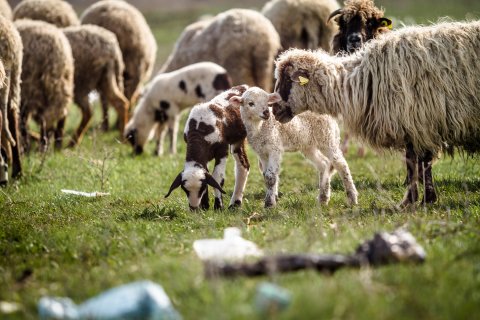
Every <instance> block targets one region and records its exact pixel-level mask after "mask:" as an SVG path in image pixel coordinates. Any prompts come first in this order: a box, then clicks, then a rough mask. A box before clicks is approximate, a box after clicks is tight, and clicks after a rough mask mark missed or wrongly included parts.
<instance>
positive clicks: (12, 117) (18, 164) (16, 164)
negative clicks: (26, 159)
mask: <svg viewBox="0 0 480 320" xmlns="http://www.w3.org/2000/svg"><path fill="white" fill-rule="evenodd" d="M8 118H9V119H8V124H9V126H10V132H11V134H12V138H13V139H14V140H15V145H12V178H14V179H15V178H19V177H20V176H21V175H22V161H21V153H22V152H21V148H22V140H21V137H20V136H21V134H20V128H19V114H18V112H17V111H16V110H14V109H10V111H9V113H8Z"/></svg>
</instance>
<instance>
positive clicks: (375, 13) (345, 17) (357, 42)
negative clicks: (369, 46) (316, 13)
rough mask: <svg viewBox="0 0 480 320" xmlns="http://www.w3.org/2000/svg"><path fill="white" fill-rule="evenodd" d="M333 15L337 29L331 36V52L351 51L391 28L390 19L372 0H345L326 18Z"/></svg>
mask: <svg viewBox="0 0 480 320" xmlns="http://www.w3.org/2000/svg"><path fill="white" fill-rule="evenodd" d="M334 17H335V19H334V21H335V22H336V23H337V25H338V29H339V30H338V33H337V34H336V35H335V37H334V38H333V46H332V47H333V53H339V52H346V53H353V52H355V50H357V49H359V48H361V47H362V46H363V44H364V43H365V42H367V41H369V40H372V39H374V38H376V37H377V36H379V35H380V34H382V33H385V32H388V31H390V29H391V28H392V21H391V20H390V19H387V18H385V17H384V12H383V10H381V9H379V8H377V7H376V6H375V3H374V2H373V0H347V1H345V4H344V7H343V8H341V9H338V10H335V11H334V12H332V14H331V15H330V17H329V18H328V20H330V19H332V18H334Z"/></svg>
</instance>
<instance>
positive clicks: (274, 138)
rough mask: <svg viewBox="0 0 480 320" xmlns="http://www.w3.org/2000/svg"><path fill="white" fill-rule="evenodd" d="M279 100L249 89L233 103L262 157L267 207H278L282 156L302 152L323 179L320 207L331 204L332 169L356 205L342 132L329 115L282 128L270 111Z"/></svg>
mask: <svg viewBox="0 0 480 320" xmlns="http://www.w3.org/2000/svg"><path fill="white" fill-rule="evenodd" d="M280 100H281V97H280V95H279V94H278V93H272V94H268V93H267V92H265V91H263V90H262V89H260V88H257V87H252V88H250V89H248V90H247V91H246V92H245V93H244V94H243V95H242V96H241V97H238V96H234V97H232V98H231V99H230V102H231V104H232V105H240V113H241V117H242V120H243V123H244V125H245V128H246V130H247V139H248V142H249V143H250V145H251V146H252V148H253V150H254V151H255V152H256V153H257V155H258V157H259V165H260V169H261V170H262V172H263V176H264V179H265V185H266V188H267V191H266V196H265V207H273V206H275V205H276V201H277V197H278V181H279V177H278V176H279V172H280V163H281V160H282V155H283V153H284V152H294V151H300V152H301V153H302V154H303V155H304V156H305V157H306V158H307V159H309V160H310V161H311V162H312V163H313V164H314V165H315V167H316V168H317V170H318V172H319V179H320V182H319V187H320V194H319V196H318V201H319V202H320V203H321V204H327V203H328V201H329V200H330V192H331V191H330V178H331V175H332V173H333V170H331V169H330V168H331V167H332V166H333V168H334V169H336V170H337V171H338V172H339V174H340V176H341V177H342V181H343V185H344V187H345V190H346V192H347V197H348V202H349V204H350V205H354V204H357V194H358V193H357V190H356V188H355V185H354V183H353V179H352V175H351V174H350V169H349V168H348V164H347V162H346V161H345V158H344V157H343V154H342V151H341V150H340V130H339V128H338V125H337V123H336V121H335V120H334V119H333V118H332V117H330V116H328V115H318V114H314V113H311V112H305V113H302V114H301V115H298V116H296V117H295V118H293V119H292V121H290V122H288V123H286V124H282V123H280V122H278V121H276V120H275V118H274V117H270V109H269V104H272V103H276V102H279V101H280Z"/></svg>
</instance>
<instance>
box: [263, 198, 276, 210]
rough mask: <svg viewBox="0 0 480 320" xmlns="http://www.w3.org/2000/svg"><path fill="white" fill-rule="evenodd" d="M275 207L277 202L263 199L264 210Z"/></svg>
mask: <svg viewBox="0 0 480 320" xmlns="http://www.w3.org/2000/svg"><path fill="white" fill-rule="evenodd" d="M276 205H277V201H276V200H275V198H273V199H271V198H267V199H265V208H273V207H275V206H276Z"/></svg>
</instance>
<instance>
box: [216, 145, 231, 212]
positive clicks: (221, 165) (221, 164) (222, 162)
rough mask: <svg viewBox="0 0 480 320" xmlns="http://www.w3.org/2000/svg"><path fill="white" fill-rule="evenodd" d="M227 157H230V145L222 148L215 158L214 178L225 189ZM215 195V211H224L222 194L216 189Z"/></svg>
mask: <svg viewBox="0 0 480 320" xmlns="http://www.w3.org/2000/svg"><path fill="white" fill-rule="evenodd" d="M227 157H228V145H225V146H222V147H221V149H220V150H218V154H217V156H215V167H214V169H213V174H212V176H213V178H214V179H215V181H217V182H218V184H220V186H221V187H223V185H224V183H225V168H226V166H227ZM213 194H214V196H215V202H214V205H213V208H214V209H215V210H219V209H223V200H222V193H221V192H220V191H219V190H217V189H214V190H213Z"/></svg>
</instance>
